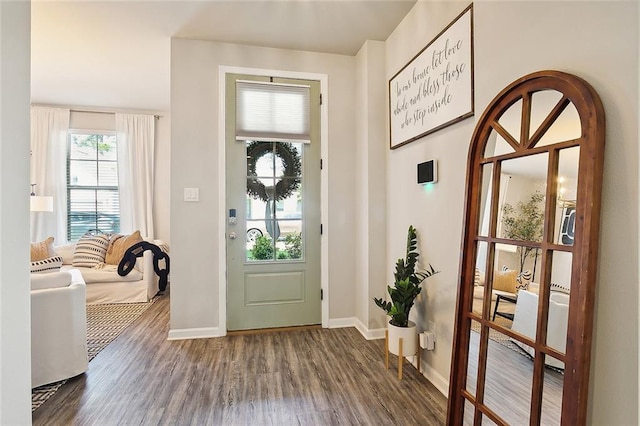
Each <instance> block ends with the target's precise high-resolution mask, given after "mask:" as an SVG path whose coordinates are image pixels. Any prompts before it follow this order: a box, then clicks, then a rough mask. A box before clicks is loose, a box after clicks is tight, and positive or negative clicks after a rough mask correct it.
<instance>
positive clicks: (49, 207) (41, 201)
mask: <svg viewBox="0 0 640 426" xmlns="http://www.w3.org/2000/svg"><path fill="white" fill-rule="evenodd" d="M29 198H30V200H31V203H30V210H31V211H32V212H52V211H53V197H43V196H38V195H32V196H31V197H29Z"/></svg>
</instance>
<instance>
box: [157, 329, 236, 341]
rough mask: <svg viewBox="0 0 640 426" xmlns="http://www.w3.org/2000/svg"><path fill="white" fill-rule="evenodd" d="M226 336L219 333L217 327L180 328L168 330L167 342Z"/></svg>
mask: <svg viewBox="0 0 640 426" xmlns="http://www.w3.org/2000/svg"><path fill="white" fill-rule="evenodd" d="M226 335H227V333H226V332H224V331H221V330H220V328H218V327H202V328H182V329H178V330H169V335H168V337H167V340H185V339H209V338H211V337H223V336H226Z"/></svg>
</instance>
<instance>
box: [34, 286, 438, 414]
mask: <svg viewBox="0 0 640 426" xmlns="http://www.w3.org/2000/svg"><path fill="white" fill-rule="evenodd" d="M168 324H169V296H168V295H165V296H162V297H161V298H160V300H158V301H157V302H156V303H154V305H152V306H151V307H150V308H149V309H148V310H147V311H146V312H145V313H144V314H143V315H142V316H141V317H140V318H139V319H138V320H137V321H136V322H135V323H134V324H133V325H132V326H131V327H129V328H128V329H127V330H126V331H125V332H124V333H123V334H122V335H121V336H119V337H118V338H117V339H116V340H115V341H114V342H113V343H111V344H110V345H109V346H108V347H107V348H105V349H104V350H103V351H102V352H101V353H100V354H98V356H97V357H96V358H95V359H94V360H93V361H91V363H90V364H89V370H88V371H87V373H85V374H83V375H81V376H79V377H77V378H74V379H71V380H69V381H68V382H67V383H66V384H65V385H63V386H62V387H61V388H60V390H59V391H58V392H56V394H55V395H53V396H52V397H51V398H50V399H49V400H48V401H47V402H45V403H44V404H43V405H42V406H41V407H39V408H38V409H37V410H35V411H34V413H33V424H34V425H100V426H102V425H105V426H106V425H295V424H300V425H332V424H365V425H442V424H444V423H445V417H446V406H447V401H446V398H445V397H444V396H443V395H442V394H441V393H440V392H439V391H438V390H437V389H436V388H435V387H434V386H433V385H432V384H431V383H429V382H428V381H427V380H426V379H425V378H424V377H423V376H422V375H420V374H419V373H418V372H417V371H416V370H415V369H414V368H413V367H411V366H409V365H408V364H405V368H404V376H403V380H401V381H399V380H398V379H397V370H396V369H395V368H396V367H395V366H396V365H397V358H395V357H393V356H391V358H392V359H391V364H392V365H393V366H394V367H393V368H391V369H389V370H385V367H384V350H383V345H384V342H383V341H382V340H377V341H366V340H365V339H364V338H363V337H362V336H361V335H360V333H359V332H358V331H357V330H356V329H354V328H343V329H316V330H300V331H286V332H273V333H261V334H243V335H235V336H227V337H223V338H215V339H197V340H180V341H168V340H166V337H167V332H168V327H169V326H168Z"/></svg>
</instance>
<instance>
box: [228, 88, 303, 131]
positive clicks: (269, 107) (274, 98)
mask: <svg viewBox="0 0 640 426" xmlns="http://www.w3.org/2000/svg"><path fill="white" fill-rule="evenodd" d="M309 92H310V90H309V86H305V85H290V84H280V83H266V82H252V81H237V82H236V137H237V138H238V139H239V140H254V139H259V140H261V141H288V142H306V143H308V142H309V141H310V139H311V137H310V120H309V114H310V112H309V97H310V95H309Z"/></svg>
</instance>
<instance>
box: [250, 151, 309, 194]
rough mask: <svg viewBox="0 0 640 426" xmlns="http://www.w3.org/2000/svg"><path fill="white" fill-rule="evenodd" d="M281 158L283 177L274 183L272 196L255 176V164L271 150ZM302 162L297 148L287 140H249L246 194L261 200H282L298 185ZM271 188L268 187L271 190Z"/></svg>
mask: <svg viewBox="0 0 640 426" xmlns="http://www.w3.org/2000/svg"><path fill="white" fill-rule="evenodd" d="M274 145H275V154H276V156H278V157H279V158H280V159H281V160H282V165H283V166H284V176H285V178H284V179H280V180H279V181H278V183H276V188H275V193H274V194H273V197H269V195H268V194H267V187H266V186H265V185H264V184H263V183H262V182H260V180H259V179H258V178H257V176H258V175H257V173H256V164H257V163H258V160H259V159H260V158H262V156H263V155H265V154H268V153H270V152H273V146H274ZM301 172H302V162H301V161H300V155H299V154H298V152H297V150H296V149H295V148H294V147H293V145H291V144H290V143H289V142H278V143H275V144H274V143H272V142H251V143H250V144H249V145H247V175H248V176H249V177H247V194H249V196H250V197H251V198H254V199H256V200H262V201H265V202H266V201H269V199H272V200H274V201H280V200H284V199H285V198H287V197H289V196H290V195H291V194H293V193H294V192H295V191H296V190H297V189H298V188H299V187H300V175H301V174H302V173H301ZM272 190H273V188H272V187H271V188H270V191H272Z"/></svg>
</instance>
